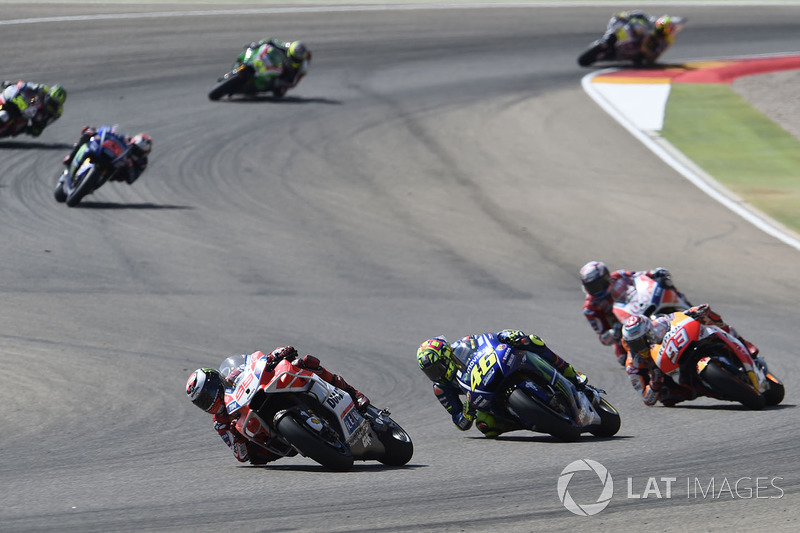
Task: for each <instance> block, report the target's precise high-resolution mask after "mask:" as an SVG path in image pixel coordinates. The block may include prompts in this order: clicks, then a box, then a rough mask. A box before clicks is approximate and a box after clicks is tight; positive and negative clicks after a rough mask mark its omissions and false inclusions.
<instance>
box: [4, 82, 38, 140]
mask: <svg viewBox="0 0 800 533" xmlns="http://www.w3.org/2000/svg"><path fill="white" fill-rule="evenodd" d="M43 107H44V102H42V100H41V99H40V98H39V97H38V96H37V94H36V92H35V91H32V90H31V89H28V88H25V89H23V90H21V91H20V90H19V89H18V87H17V86H16V85H10V86H8V87H6V89H5V90H4V91H2V92H0V138H2V137H15V136H17V135H19V134H21V133H25V129H26V128H27V126H28V120H30V119H32V118H33V117H35V116H36V115H37V114H38V113H39V111H41V109H42V108H43Z"/></svg>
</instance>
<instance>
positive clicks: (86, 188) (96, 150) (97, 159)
mask: <svg viewBox="0 0 800 533" xmlns="http://www.w3.org/2000/svg"><path fill="white" fill-rule="evenodd" d="M129 150H130V144H129V143H128V141H127V139H126V138H125V136H123V135H121V134H119V133H117V132H116V131H115V130H114V128H113V127H109V126H102V127H101V128H100V129H98V130H97V134H96V135H94V136H93V137H91V138H90V139H89V140H88V141H87V142H86V143H84V144H83V145H82V146H81V147H80V148H79V149H78V151H77V153H76V154H75V157H74V158H73V159H72V162H71V163H70V166H69V168H68V169H66V170H64V172H63V173H62V174H61V177H60V178H59V180H58V184H57V185H56V188H55V191H53V195H54V196H55V199H56V201H57V202H66V203H67V205H68V206H69V207H75V206H76V205H78V204H79V203H80V201H81V200H82V199H83V198H84V197H85V196H86V195H88V194H91V193H93V192H94V191H96V190H97V189H99V188H100V186H102V185H103V184H104V183H105V182H106V181H108V180H109V179H113V177H114V175H115V174H116V172H117V171H118V170H119V169H120V168H122V165H124V164H125V158H126V157H127V156H128V151H129Z"/></svg>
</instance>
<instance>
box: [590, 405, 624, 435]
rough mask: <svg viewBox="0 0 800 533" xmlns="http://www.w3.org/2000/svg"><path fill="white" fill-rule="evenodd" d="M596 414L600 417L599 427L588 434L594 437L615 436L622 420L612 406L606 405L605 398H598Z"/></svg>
mask: <svg viewBox="0 0 800 533" xmlns="http://www.w3.org/2000/svg"><path fill="white" fill-rule="evenodd" d="M597 414H599V415H600V420H601V422H600V427H599V428H597V429H594V430H592V431H590V433H591V434H592V435H594V436H595V437H613V436H614V435H616V434H617V431H619V428H620V426H621V425H622V420H621V419H620V417H619V412H618V411H617V410H616V409H615V408H614V406H613V405H611V404H610V403H608V401H607V400H606V399H605V398H600V402H599V405H598V406H597Z"/></svg>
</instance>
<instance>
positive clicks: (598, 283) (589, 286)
mask: <svg viewBox="0 0 800 533" xmlns="http://www.w3.org/2000/svg"><path fill="white" fill-rule="evenodd" d="M608 285H609V281H608V277H606V276H601V277H599V278H597V279H595V280H592V281H588V282H585V283H584V284H583V286H584V287H585V288H586V292H588V293H589V294H591V295H596V294H602V293H603V292H605V290H606V289H607V288H608Z"/></svg>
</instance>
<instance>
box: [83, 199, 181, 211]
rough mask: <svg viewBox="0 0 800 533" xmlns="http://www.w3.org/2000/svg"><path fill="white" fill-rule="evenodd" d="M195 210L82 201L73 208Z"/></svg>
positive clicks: (178, 206)
mask: <svg viewBox="0 0 800 533" xmlns="http://www.w3.org/2000/svg"><path fill="white" fill-rule="evenodd" d="M80 208H84V209H143V210H147V209H194V207H192V206H189V205H172V204H154V203H150V202H141V203H136V204H122V203H115V202H92V201H86V200H83V201H81V202H80V203H79V204H78V205H76V206H75V207H73V208H72V209H80Z"/></svg>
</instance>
